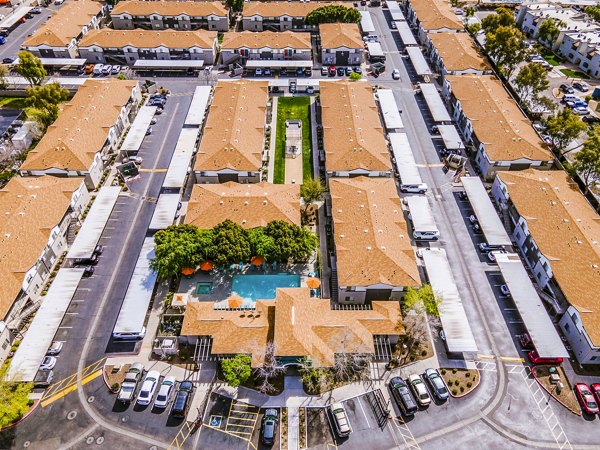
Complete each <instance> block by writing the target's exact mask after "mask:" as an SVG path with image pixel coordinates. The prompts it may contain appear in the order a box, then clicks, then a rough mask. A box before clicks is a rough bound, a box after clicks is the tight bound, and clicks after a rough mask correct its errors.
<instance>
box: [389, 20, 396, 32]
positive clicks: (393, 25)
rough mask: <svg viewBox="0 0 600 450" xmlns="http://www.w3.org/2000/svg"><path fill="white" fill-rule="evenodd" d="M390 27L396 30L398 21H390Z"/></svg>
mask: <svg viewBox="0 0 600 450" xmlns="http://www.w3.org/2000/svg"><path fill="white" fill-rule="evenodd" d="M390 28H391V29H392V30H395V29H396V22H394V21H391V22H390Z"/></svg>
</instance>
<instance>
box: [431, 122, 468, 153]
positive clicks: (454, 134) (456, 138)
mask: <svg viewBox="0 0 600 450" xmlns="http://www.w3.org/2000/svg"><path fill="white" fill-rule="evenodd" d="M437 127H438V131H439V132H440V136H441V138H442V140H443V141H444V146H445V147H446V148H447V149H448V150H462V149H464V148H465V145H464V144H463V141H462V139H461V138H460V135H459V134H458V131H457V130H456V127H455V126H454V125H438V126H437Z"/></svg>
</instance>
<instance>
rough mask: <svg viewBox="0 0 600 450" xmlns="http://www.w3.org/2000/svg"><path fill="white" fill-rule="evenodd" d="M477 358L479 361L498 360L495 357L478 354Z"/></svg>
mask: <svg viewBox="0 0 600 450" xmlns="http://www.w3.org/2000/svg"><path fill="white" fill-rule="evenodd" d="M477 357H478V358H479V359H496V357H495V356H494V355H482V354H480V353H478V354H477Z"/></svg>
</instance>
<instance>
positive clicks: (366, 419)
mask: <svg viewBox="0 0 600 450" xmlns="http://www.w3.org/2000/svg"><path fill="white" fill-rule="evenodd" d="M356 400H358V404H359V405H360V409H361V411H362V413H363V416H365V421H366V422H367V426H368V427H369V428H371V424H370V423H369V418H368V417H367V413H366V412H365V408H363V405H362V402H361V401H360V397H357V399H356Z"/></svg>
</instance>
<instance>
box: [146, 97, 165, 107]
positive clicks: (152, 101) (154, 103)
mask: <svg viewBox="0 0 600 450" xmlns="http://www.w3.org/2000/svg"><path fill="white" fill-rule="evenodd" d="M165 103H167V102H166V100H165V99H164V98H160V97H157V98H153V99H150V100H149V101H148V106H160V107H161V108H163V107H164V106H165Z"/></svg>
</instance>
